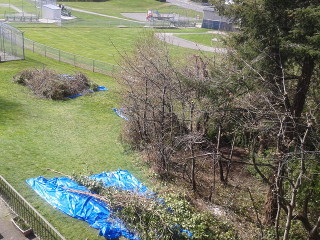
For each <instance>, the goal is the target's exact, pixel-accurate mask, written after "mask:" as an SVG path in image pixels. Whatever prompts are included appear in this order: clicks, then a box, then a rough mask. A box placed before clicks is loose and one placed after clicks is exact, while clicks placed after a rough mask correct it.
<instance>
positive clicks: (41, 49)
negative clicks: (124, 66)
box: [24, 38, 119, 75]
mask: <svg viewBox="0 0 320 240" xmlns="http://www.w3.org/2000/svg"><path fill="white" fill-rule="evenodd" d="M24 46H25V48H26V49H28V50H30V51H32V52H34V53H37V54H40V55H43V56H45V57H47V58H52V59H55V60H57V61H59V62H64V63H68V64H71V65H73V66H76V67H79V68H83V69H87V70H90V71H93V72H99V73H102V74H106V75H112V74H113V73H114V71H116V70H117V69H118V68H119V66H117V65H113V64H111V63H107V62H103V61H99V60H95V59H91V58H86V57H82V56H79V55H76V54H72V53H69V52H65V51H62V50H59V49H56V48H53V47H49V46H46V45H44V44H41V43H37V42H34V41H32V40H30V39H27V38H26V39H25V44H24Z"/></svg>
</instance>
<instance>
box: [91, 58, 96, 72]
mask: <svg viewBox="0 0 320 240" xmlns="http://www.w3.org/2000/svg"><path fill="white" fill-rule="evenodd" d="M94 62H95V61H94V60H93V61H92V72H94Z"/></svg>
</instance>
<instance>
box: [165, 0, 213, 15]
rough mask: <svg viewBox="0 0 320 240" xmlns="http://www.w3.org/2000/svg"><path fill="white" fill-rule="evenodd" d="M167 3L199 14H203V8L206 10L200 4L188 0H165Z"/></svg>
mask: <svg viewBox="0 0 320 240" xmlns="http://www.w3.org/2000/svg"><path fill="white" fill-rule="evenodd" d="M167 2H168V3H171V4H173V5H176V6H179V7H183V8H187V9H191V10H194V11H197V12H201V13H203V9H204V8H207V6H203V5H202V4H201V3H196V2H192V1H190V0H167Z"/></svg>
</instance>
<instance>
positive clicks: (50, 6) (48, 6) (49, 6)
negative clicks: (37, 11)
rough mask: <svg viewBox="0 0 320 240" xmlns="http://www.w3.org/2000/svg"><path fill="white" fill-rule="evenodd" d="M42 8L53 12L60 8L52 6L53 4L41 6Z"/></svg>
mask: <svg viewBox="0 0 320 240" xmlns="http://www.w3.org/2000/svg"><path fill="white" fill-rule="evenodd" d="M43 7H46V8H50V9H53V10H57V9H59V10H60V8H59V7H58V6H56V5H53V4H47V5H43Z"/></svg>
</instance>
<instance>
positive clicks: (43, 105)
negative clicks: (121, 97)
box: [0, 53, 143, 240]
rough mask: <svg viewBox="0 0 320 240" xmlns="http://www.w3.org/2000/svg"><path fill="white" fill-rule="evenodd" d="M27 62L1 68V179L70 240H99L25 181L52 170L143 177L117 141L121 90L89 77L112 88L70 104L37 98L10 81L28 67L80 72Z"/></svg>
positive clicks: (31, 57) (38, 61) (41, 61)
mask: <svg viewBox="0 0 320 240" xmlns="http://www.w3.org/2000/svg"><path fill="white" fill-rule="evenodd" d="M27 59H28V60H27V61H16V62H8V63H1V75H0V142H1V146H2V147H1V155H0V166H1V168H0V174H1V175H3V176H4V177H5V178H6V179H7V180H8V181H9V182H10V183H11V184H12V185H13V186H14V187H15V188H16V189H17V190H18V191H19V192H20V193H21V194H22V195H23V196H25V197H26V198H27V200H29V201H30V202H31V203H32V204H33V205H34V206H35V207H36V208H38V209H39V210H40V211H41V213H42V214H44V216H45V217H46V218H47V219H48V220H49V221H50V222H51V223H52V224H53V225H54V226H56V227H57V228H58V230H59V231H60V232H61V233H62V234H64V235H65V236H66V237H67V239H75V240H76V239H79V236H86V237H87V238H88V239H97V237H96V235H97V231H96V230H94V229H91V228H90V227H87V224H86V223H83V222H81V221H79V220H75V219H73V218H70V217H68V216H66V215H64V214H62V213H60V212H59V211H57V210H54V209H53V208H51V207H48V204H46V203H45V202H44V201H43V200H41V199H40V198H39V197H38V196H36V195H35V193H34V192H33V191H32V190H31V189H30V188H29V187H27V185H26V183H25V182H24V181H25V179H28V178H32V177H37V176H46V177H52V176H56V174H52V173H50V172H48V171H46V170H45V168H52V169H56V170H59V171H61V172H64V173H66V174H72V173H73V172H74V171H75V172H78V173H79V172H83V171H84V170H85V171H92V172H94V173H99V172H102V171H109V170H115V169H118V168H119V169H126V170H129V171H131V172H132V173H134V174H135V175H136V176H138V177H141V176H142V175H143V174H142V172H141V169H140V168H139V167H138V166H136V165H135V164H134V161H133V156H132V155H128V154H126V153H125V152H124V150H123V148H122V145H121V144H120V142H119V131H120V125H121V121H122V120H121V119H120V118H119V117H117V116H116V115H115V114H114V113H113V112H112V111H111V108H114V107H118V95H117V91H118V86H117V84H116V83H115V82H114V80H112V79H111V78H109V77H106V76H104V75H100V74H94V73H87V74H88V76H89V77H90V78H91V79H92V80H93V81H95V82H97V83H98V84H100V85H104V86H107V87H108V88H110V91H108V92H99V93H94V94H92V95H88V96H83V97H80V98H77V99H74V100H69V101H50V100H45V99H39V98H37V97H35V96H34V95H33V94H32V93H31V92H30V91H29V90H28V89H26V88H25V87H22V86H19V85H17V84H13V83H12V76H13V75H15V74H16V73H17V72H18V71H20V70H22V69H25V68H29V67H39V68H41V67H43V66H50V68H54V69H56V70H57V71H59V72H61V73H69V74H70V73H73V72H74V71H78V70H79V69H75V68H73V67H70V66H69V65H64V64H58V63H56V62H54V61H50V60H47V59H44V58H42V57H39V56H36V55H33V54H31V53H27Z"/></svg>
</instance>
